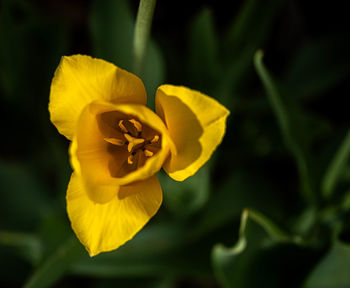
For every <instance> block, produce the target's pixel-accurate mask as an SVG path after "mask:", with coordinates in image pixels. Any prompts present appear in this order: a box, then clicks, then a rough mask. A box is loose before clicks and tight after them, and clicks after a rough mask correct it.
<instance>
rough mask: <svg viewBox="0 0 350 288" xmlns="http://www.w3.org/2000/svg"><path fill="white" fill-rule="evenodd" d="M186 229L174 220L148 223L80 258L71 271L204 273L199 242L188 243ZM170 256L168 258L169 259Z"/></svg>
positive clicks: (97, 273) (109, 274)
mask: <svg viewBox="0 0 350 288" xmlns="http://www.w3.org/2000/svg"><path fill="white" fill-rule="evenodd" d="M186 234H187V233H186V230H184V228H183V227H181V226H179V225H177V224H176V223H172V222H168V223H163V224H157V225H155V224H154V225H150V226H147V227H145V228H144V229H143V230H142V231H140V232H139V233H138V234H137V235H136V236H135V237H134V238H133V239H132V241H129V242H127V243H126V244H125V245H123V246H122V247H120V248H118V249H117V250H115V251H112V252H108V253H102V254H100V255H97V256H95V257H93V258H90V259H81V261H79V262H77V263H75V264H74V265H73V266H72V269H71V273H73V274H76V275H86V276H89V277H92V276H95V277H135V276H137V277H140V276H143V277H145V276H147V277H149V276H155V277H157V276H159V275H162V276H163V277H166V276H172V275H191V274H192V275H198V274H201V273H203V271H204V272H205V273H207V271H206V268H207V267H206V265H207V263H206V261H205V260H206V259H205V257H206V256H207V255H204V254H205V253H203V251H202V250H201V246H198V245H192V246H190V247H188V246H187V245H186V243H185V241H184V238H185V237H186ZM169 259H170V261H169Z"/></svg>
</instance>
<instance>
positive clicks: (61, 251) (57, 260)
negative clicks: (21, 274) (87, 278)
mask: <svg viewBox="0 0 350 288" xmlns="http://www.w3.org/2000/svg"><path fill="white" fill-rule="evenodd" d="M83 255H85V257H88V256H87V252H85V251H84V250H83V247H82V245H81V244H80V243H79V241H78V240H77V239H76V238H75V236H73V237H72V238H69V239H67V240H66V241H65V242H63V243H62V244H61V245H60V246H59V247H58V248H57V250H56V251H55V252H54V253H53V254H52V255H51V256H49V257H48V258H47V259H46V260H44V262H43V263H41V264H40V265H39V266H38V268H36V269H35V271H34V272H33V274H32V275H31V276H30V278H29V279H28V281H27V282H26V284H25V285H24V287H25V288H31V287H35V288H44V287H51V286H52V285H53V284H54V283H55V282H56V281H57V280H59V279H60V278H61V277H62V276H63V275H64V274H65V273H66V271H67V270H68V269H69V268H70V266H71V265H72V264H74V262H75V261H77V259H79V258H80V257H82V256H83Z"/></svg>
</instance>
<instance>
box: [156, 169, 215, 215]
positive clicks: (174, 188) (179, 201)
mask: <svg viewBox="0 0 350 288" xmlns="http://www.w3.org/2000/svg"><path fill="white" fill-rule="evenodd" d="M209 172H210V168H209V165H205V166H203V167H202V168H201V169H200V170H199V171H198V172H197V173H196V174H194V175H193V176H191V177H189V178H188V179H186V180H185V181H183V182H177V181H175V180H173V179H171V178H170V177H169V176H168V175H167V174H165V173H164V172H161V173H159V175H160V177H159V179H160V181H161V184H162V187H163V191H164V199H165V201H164V202H165V205H166V206H167V207H168V208H169V210H170V211H171V212H173V213H174V214H175V215H178V216H180V217H187V216H189V215H191V214H193V213H195V212H197V211H198V210H199V209H201V208H202V207H203V205H204V204H205V203H206V202H207V201H208V198H209V193H210V173H209Z"/></svg>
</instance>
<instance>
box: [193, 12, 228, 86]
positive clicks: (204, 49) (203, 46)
mask: <svg viewBox="0 0 350 288" xmlns="http://www.w3.org/2000/svg"><path fill="white" fill-rule="evenodd" d="M218 56H219V54H218V39H217V37H216V32H215V28H214V20H213V14H212V11H211V10H209V9H208V8H205V9H203V10H201V11H200V12H199V13H198V15H197V16H196V18H195V19H194V21H193V23H192V26H191V29H190V33H189V57H188V59H189V61H190V62H189V68H190V69H189V77H191V78H192V79H191V80H192V81H191V83H193V85H194V86H195V87H196V88H197V89H201V90H202V91H210V90H211V88H212V87H211V86H212V85H213V84H215V83H216V82H217V79H218V78H219V77H220V76H221V74H222V67H221V66H220V61H219V58H218Z"/></svg>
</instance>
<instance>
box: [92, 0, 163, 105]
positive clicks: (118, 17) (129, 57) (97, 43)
mask: <svg viewBox="0 0 350 288" xmlns="http://www.w3.org/2000/svg"><path fill="white" fill-rule="evenodd" d="M128 4H129V2H128V1H125V0H105V1H98V0H95V1H93V5H92V12H91V17H90V18H91V22H90V29H91V34H92V41H93V47H94V51H95V54H96V55H95V56H96V57H99V58H103V59H105V60H107V61H110V62H112V63H115V64H116V65H117V66H119V67H121V68H123V69H126V70H128V71H130V72H132V71H133V37H134V18H135V17H134V16H133V15H132V13H131V10H130V8H129V5H128ZM164 73H165V62H164V58H163V54H162V53H161V50H160V49H159V47H158V46H157V45H156V43H155V42H154V41H150V42H149V45H148V49H147V55H146V60H145V67H144V72H143V73H142V74H141V75H138V76H140V77H141V79H142V81H143V83H144V84H145V87H146V90H147V94H148V105H149V107H151V108H153V107H154V93H155V91H156V88H157V87H158V86H159V85H160V84H162V83H163V81H164Z"/></svg>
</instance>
